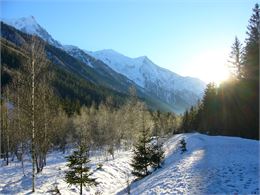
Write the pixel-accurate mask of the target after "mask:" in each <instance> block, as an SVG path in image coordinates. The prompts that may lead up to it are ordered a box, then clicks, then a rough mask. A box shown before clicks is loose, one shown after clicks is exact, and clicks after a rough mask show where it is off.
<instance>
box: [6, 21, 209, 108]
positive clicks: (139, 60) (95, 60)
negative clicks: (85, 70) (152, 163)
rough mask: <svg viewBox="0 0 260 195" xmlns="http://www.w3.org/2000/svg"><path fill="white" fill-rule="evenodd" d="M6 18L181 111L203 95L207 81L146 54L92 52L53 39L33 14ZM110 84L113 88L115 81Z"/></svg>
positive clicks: (108, 51)
mask: <svg viewBox="0 0 260 195" xmlns="http://www.w3.org/2000/svg"><path fill="white" fill-rule="evenodd" d="M3 21H4V22H7V23H8V24H9V25H11V26H13V27H15V28H17V29H18V30H21V31H23V32H25V33H27V34H33V35H37V36H39V37H41V38H42V39H43V40H45V41H46V42H48V43H49V44H50V45H52V46H54V47H57V48H59V49H61V50H64V51H65V52H66V53H68V54H69V55H71V56H72V57H74V58H76V59H77V60H79V61H80V62H82V63H84V64H85V65H87V66H89V67H90V68H91V69H93V70H94V71H96V72H99V74H101V75H103V76H106V75H109V76H108V77H112V78H119V80H118V81H117V82H122V79H123V80H125V81H123V82H126V85H129V83H131V82H133V83H134V85H136V87H137V88H138V89H137V90H138V91H139V93H143V94H145V96H151V97H154V98H155V99H156V98H157V99H158V100H160V101H162V102H165V103H166V104H168V106H170V107H172V108H174V109H175V111H177V112H178V113H181V112H183V111H184V110H185V109H187V108H188V107H190V106H191V105H194V104H196V102H197V101H198V99H200V98H201V97H202V95H203V91H204V89H205V86H206V84H205V83H203V82H202V81H201V80H199V79H197V78H192V77H182V76H180V75H178V74H176V73H174V72H172V71H170V70H168V69H165V68H162V67H160V66H158V65H156V64H155V63H153V62H152V61H151V60H150V59H149V58H148V57H147V56H140V57H136V58H130V57H128V56H125V55H123V54H120V53H119V52H117V51H114V50H113V49H105V50H101V51H95V52H91V51H86V50H83V49H80V48H79V47H77V46H73V45H62V44H60V43H59V42H58V41H56V40H55V39H53V38H52V36H51V35H50V34H49V33H48V32H47V31H46V30H45V29H44V28H43V27H41V26H40V25H39V24H38V23H37V21H36V19H35V18H34V17H33V16H30V17H28V18H25V17H23V18H20V19H18V20H15V19H12V20H7V19H4V20H3ZM117 74H119V75H122V76H119V75H117ZM120 77H122V79H120ZM124 77H125V78H126V79H124ZM127 79H129V81H127ZM120 85H121V84H120ZM110 87H112V88H114V87H113V85H112V86H111V85H110Z"/></svg>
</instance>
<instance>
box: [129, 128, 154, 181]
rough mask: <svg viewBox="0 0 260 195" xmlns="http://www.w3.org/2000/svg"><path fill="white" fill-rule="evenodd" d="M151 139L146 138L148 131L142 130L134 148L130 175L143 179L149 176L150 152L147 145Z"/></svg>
mask: <svg viewBox="0 0 260 195" xmlns="http://www.w3.org/2000/svg"><path fill="white" fill-rule="evenodd" d="M150 141H151V138H150V137H149V136H148V129H145V128H143V131H142V134H141V136H140V138H139V141H138V143H137V144H136V145H135V146H134V147H135V148H134V150H133V152H134V156H133V160H132V163H131V166H132V167H133V171H132V174H133V175H135V176H137V177H138V178H143V177H145V176H146V175H148V174H149V171H148V168H149V166H150V159H151V151H150V148H149V143H150Z"/></svg>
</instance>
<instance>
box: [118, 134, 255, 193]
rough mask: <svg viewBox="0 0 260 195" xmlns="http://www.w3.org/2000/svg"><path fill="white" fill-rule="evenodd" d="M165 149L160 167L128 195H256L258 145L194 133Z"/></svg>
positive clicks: (173, 141)
mask: <svg viewBox="0 0 260 195" xmlns="http://www.w3.org/2000/svg"><path fill="white" fill-rule="evenodd" d="M181 137H184V138H185V140H186V142H187V150H188V151H187V152H186V153H184V154H181V153H180V151H179V150H178V149H177V148H178V141H177V140H180V139H181ZM165 148H166V150H167V155H166V156H167V158H166V160H165V164H164V167H163V168H162V169H159V170H158V171H156V172H154V173H153V174H152V175H150V176H148V177H146V178H144V179H142V180H140V181H138V182H136V183H134V184H133V185H132V187H131V188H132V189H131V193H132V194H235V193H238V194H259V161H258V160H259V141H253V140H247V139H242V138H233V137H223V136H207V135H201V134H197V133H196V134H185V135H177V136H175V137H174V138H173V139H171V140H169V141H168V142H167V143H166V144H165ZM120 194H123V193H120Z"/></svg>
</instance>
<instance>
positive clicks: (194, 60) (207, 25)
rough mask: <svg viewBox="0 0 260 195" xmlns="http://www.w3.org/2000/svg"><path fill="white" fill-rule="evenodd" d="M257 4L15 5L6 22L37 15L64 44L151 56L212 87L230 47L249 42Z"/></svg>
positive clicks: (100, 1)
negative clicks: (239, 41)
mask: <svg viewBox="0 0 260 195" xmlns="http://www.w3.org/2000/svg"><path fill="white" fill-rule="evenodd" d="M256 2H257V1H251V0H208V1H207V0H171V1H170V0H169V1H167V0H160V1H159V0H158V1H155V0H149V1H148V0H132V1H130V0H125V1H124V0H95V1H94V0H91V1H90V0H89V1H88V0H86V1H83V0H81V1H79V0H74V1H73V0H71V1H69V0H64V1H62V0H54V1H50V0H46V1H39V0H38V1H37V0H35V1H32V0H31V1H14V0H9V1H1V9H2V10H1V13H2V16H1V17H4V18H18V17H23V16H30V15H33V16H34V17H35V18H36V20H37V21H38V23H39V24H40V25H41V26H43V27H44V28H45V29H46V30H47V31H48V32H49V33H50V34H51V35H52V36H53V37H54V38H55V39H57V40H58V41H60V42H61V43H62V44H71V45H76V46H79V47H80V48H83V49H86V50H90V51H96V50H101V49H114V50H116V51H118V52H120V53H123V54H125V55H127V56H130V57H138V56H144V55H146V56H148V57H149V58H150V59H151V60H152V61H153V62H154V63H156V64H158V65H159V66H162V67H165V68H167V69H170V70H172V71H174V72H176V73H179V74H181V75H184V76H195V77H199V78H201V79H202V80H204V81H206V82H208V81H210V80H212V79H213V80H214V78H213V77H214V75H216V73H218V74H224V72H223V70H224V68H223V67H224V64H225V63H226V56H228V53H229V51H230V46H231V44H232V43H233V40H234V37H235V36H238V38H239V39H241V40H242V41H243V40H244V38H245V36H246V33H245V32H246V26H247V24H248V20H249V18H250V16H251V14H252V11H251V10H252V8H253V7H254V4H255V3H256ZM222 66H223V67H222ZM219 67H222V68H219ZM218 69H221V70H218Z"/></svg>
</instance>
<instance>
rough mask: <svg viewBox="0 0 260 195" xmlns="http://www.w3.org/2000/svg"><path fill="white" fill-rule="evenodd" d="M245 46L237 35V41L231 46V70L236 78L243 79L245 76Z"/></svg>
mask: <svg viewBox="0 0 260 195" xmlns="http://www.w3.org/2000/svg"><path fill="white" fill-rule="evenodd" d="M242 59H243V48H242V44H241V43H240V41H239V39H238V38H237V37H235V41H234V43H233V45H232V47H231V53H230V60H229V62H230V65H229V68H230V72H231V74H232V76H233V77H234V78H237V79H239V80H240V79H241V78H242V77H243V72H242V71H243V67H242V65H243V62H242Z"/></svg>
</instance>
